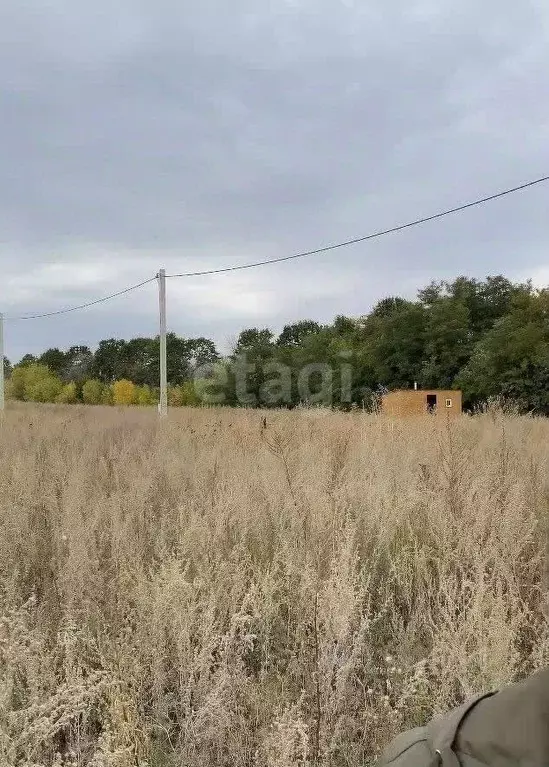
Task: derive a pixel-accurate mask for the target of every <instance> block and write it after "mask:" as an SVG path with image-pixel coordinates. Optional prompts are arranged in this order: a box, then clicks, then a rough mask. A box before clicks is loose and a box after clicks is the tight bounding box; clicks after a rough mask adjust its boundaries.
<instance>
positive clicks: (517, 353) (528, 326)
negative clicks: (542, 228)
mask: <svg viewBox="0 0 549 767" xmlns="http://www.w3.org/2000/svg"><path fill="white" fill-rule="evenodd" d="M457 383H458V384H459V385H460V386H461V387H462V388H463V391H464V394H465V398H466V402H467V403H468V404H475V403H478V402H479V401H482V400H485V399H487V398H488V397H493V396H498V395H500V396H503V397H507V398H509V399H512V400H514V401H516V402H517V403H518V404H519V405H520V406H521V407H522V408H523V409H524V410H534V411H536V412H538V413H543V414H545V415H549V291H548V290H542V291H540V292H538V293H530V294H523V295H520V296H519V297H517V298H516V299H515V301H514V304H513V309H512V310H511V311H510V312H509V314H508V315H506V316H505V317H502V318H501V319H500V320H499V321H498V322H497V323H496V324H495V325H494V326H493V328H492V329H491V330H490V331H488V332H487V333H486V335H485V336H484V338H482V340H481V341H479V343H478V344H477V346H476V347H475V350H474V353H473V355H472V357H471V359H470V361H469V363H468V364H467V365H466V366H465V367H464V369H463V370H462V371H461V373H460V375H459V376H458V380H457Z"/></svg>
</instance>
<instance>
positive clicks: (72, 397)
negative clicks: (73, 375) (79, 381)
mask: <svg viewBox="0 0 549 767" xmlns="http://www.w3.org/2000/svg"><path fill="white" fill-rule="evenodd" d="M77 399H78V391H77V389H76V384H75V382H74V381H70V383H68V384H65V386H63V388H62V389H61V391H60V392H59V394H58V395H57V397H56V402H59V403H60V404H62V405H74V403H75V402H76V400H77Z"/></svg>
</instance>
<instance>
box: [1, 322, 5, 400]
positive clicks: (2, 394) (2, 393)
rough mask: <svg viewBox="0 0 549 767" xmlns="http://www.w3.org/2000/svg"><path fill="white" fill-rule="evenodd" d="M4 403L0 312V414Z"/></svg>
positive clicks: (2, 329)
mask: <svg viewBox="0 0 549 767" xmlns="http://www.w3.org/2000/svg"><path fill="white" fill-rule="evenodd" d="M4 401H5V400H4V315H3V314H2V313H1V312H0V413H1V412H2V410H3V409H4Z"/></svg>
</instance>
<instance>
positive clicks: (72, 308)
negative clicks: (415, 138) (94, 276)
mask: <svg viewBox="0 0 549 767" xmlns="http://www.w3.org/2000/svg"><path fill="white" fill-rule="evenodd" d="M155 280H156V277H149V279H148V280H143V282H138V283H137V285H130V287H129V288H124V290H119V291H117V292H116V293H111V294H110V295H108V296H103V298H97V299H96V300H95V301H88V302H87V303H85V304H79V305H78V306H69V307H67V308H65V309H58V310H57V311H54V312H43V313H42V314H29V315H24V316H21V317H11V316H10V315H9V314H8V315H5V316H4V320H6V321H10V322H21V321H24V320H38V319H42V318H43V317H56V316H58V315H60V314H69V312H77V311H79V310H80V309H87V308H88V307H89V306H96V305H97V304H102V303H103V302H105V301H110V300H111V299H112V298H118V296H123V295H125V294H126V293H131V292H132V291H133V290H137V289H138V288H142V287H143V286H144V285H148V284H149V282H154V281H155Z"/></svg>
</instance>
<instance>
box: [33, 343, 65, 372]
mask: <svg viewBox="0 0 549 767" xmlns="http://www.w3.org/2000/svg"><path fill="white" fill-rule="evenodd" d="M66 362H67V359H66V355H65V352H62V351H61V350H60V349H57V348H54V349H48V350H47V351H45V352H44V353H43V354H41V355H40V356H39V357H38V363H39V364H40V365H45V366H46V367H48V368H49V369H50V370H51V372H52V373H55V375H56V376H58V377H59V378H61V377H62V376H63V373H64V370H65V365H66Z"/></svg>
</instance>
